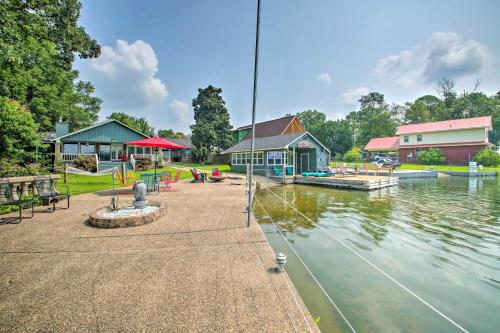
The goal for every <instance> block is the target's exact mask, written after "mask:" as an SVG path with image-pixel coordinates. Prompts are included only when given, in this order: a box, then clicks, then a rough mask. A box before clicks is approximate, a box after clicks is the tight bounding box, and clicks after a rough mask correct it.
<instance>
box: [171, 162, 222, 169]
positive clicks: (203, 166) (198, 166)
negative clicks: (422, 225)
mask: <svg viewBox="0 0 500 333" xmlns="http://www.w3.org/2000/svg"><path fill="white" fill-rule="evenodd" d="M172 164H174V165H179V166H183V167H186V168H196V169H200V170H208V171H212V169H214V168H217V169H219V171H231V166H230V165H227V164H199V163H183V162H173V163H172Z"/></svg>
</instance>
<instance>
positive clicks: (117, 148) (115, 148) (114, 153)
mask: <svg viewBox="0 0 500 333" xmlns="http://www.w3.org/2000/svg"><path fill="white" fill-rule="evenodd" d="M121 155H123V144H121V143H120V144H115V143H113V144H111V160H112V161H118V160H120V156H121Z"/></svg>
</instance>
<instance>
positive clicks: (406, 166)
mask: <svg viewBox="0 0 500 333" xmlns="http://www.w3.org/2000/svg"><path fill="white" fill-rule="evenodd" d="M400 169H401V170H435V171H457V172H468V171H469V167H468V166H466V165H423V164H409V163H407V164H402V165H401V167H400ZM478 171H495V172H500V167H483V168H482V169H481V170H479V169H478Z"/></svg>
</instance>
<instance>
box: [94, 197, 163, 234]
mask: <svg viewBox="0 0 500 333" xmlns="http://www.w3.org/2000/svg"><path fill="white" fill-rule="evenodd" d="M165 210H166V207H165V205H164V204H162V203H160V202H150V203H149V205H148V206H145V207H144V208H140V209H137V208H135V207H134V206H130V207H124V208H120V209H118V210H116V211H112V210H111V209H110V208H109V207H106V208H103V209H101V210H98V211H97V212H95V213H93V214H91V215H90V218H89V223H90V225H92V226H94V227H97V228H127V227H135V226H138V225H143V224H147V223H151V222H153V221H156V220H157V219H158V218H160V216H162V215H163V214H164V213H165Z"/></svg>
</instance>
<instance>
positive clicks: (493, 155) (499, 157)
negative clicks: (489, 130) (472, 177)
mask: <svg viewBox="0 0 500 333" xmlns="http://www.w3.org/2000/svg"><path fill="white" fill-rule="evenodd" d="M474 161H476V162H477V164H480V165H484V166H487V167H496V166H498V165H500V154H498V153H497V152H496V151H494V150H492V149H488V148H486V149H484V150H481V151H478V152H477V153H476V155H474Z"/></svg>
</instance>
